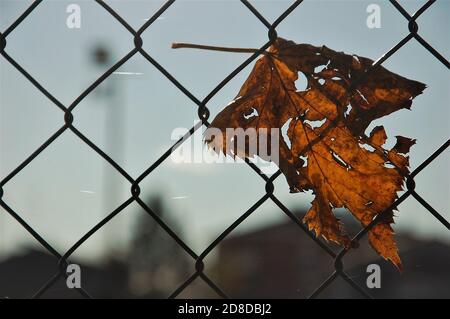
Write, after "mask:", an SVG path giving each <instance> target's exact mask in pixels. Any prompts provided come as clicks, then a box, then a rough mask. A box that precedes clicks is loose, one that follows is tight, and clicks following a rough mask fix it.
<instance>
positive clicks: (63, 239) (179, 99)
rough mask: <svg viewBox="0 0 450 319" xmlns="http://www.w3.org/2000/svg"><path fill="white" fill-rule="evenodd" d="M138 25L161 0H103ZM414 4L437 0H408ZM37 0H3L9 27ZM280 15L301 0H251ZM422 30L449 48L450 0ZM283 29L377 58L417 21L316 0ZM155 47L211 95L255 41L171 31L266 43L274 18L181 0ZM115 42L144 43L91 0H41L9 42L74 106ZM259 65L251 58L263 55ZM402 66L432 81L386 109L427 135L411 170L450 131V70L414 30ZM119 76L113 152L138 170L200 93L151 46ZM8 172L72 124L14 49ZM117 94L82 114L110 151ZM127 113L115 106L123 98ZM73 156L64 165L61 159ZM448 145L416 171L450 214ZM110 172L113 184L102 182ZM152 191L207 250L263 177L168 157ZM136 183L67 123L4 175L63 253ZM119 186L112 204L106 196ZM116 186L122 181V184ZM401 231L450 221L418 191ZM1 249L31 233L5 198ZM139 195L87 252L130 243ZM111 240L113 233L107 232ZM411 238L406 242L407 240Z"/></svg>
mask: <svg viewBox="0 0 450 319" xmlns="http://www.w3.org/2000/svg"><path fill="white" fill-rule="evenodd" d="M106 2H107V3H108V4H110V5H111V6H112V7H113V8H114V9H116V10H117V11H118V13H119V14H121V15H122V16H123V17H124V18H125V19H126V20H127V21H128V22H129V23H130V24H131V25H132V26H133V27H135V28H138V27H139V26H141V25H142V24H143V23H144V22H145V19H147V18H149V17H150V16H151V15H152V14H153V13H154V12H156V10H157V9H158V8H159V7H160V6H161V5H162V3H163V1H106ZM400 2H401V3H402V4H404V5H405V8H406V9H407V10H408V11H409V12H410V13H411V14H412V13H413V12H414V11H415V10H416V9H418V8H419V7H420V6H421V5H422V4H423V3H425V2H426V1H411V0H408V1H400ZM30 3H31V1H22V0H18V1H9V0H0V31H4V30H5V29H6V28H7V27H8V26H9V25H10V24H11V23H12V22H13V21H14V20H15V19H16V18H17V17H18V16H19V15H20V13H21V12H23V11H24V10H25V9H26V7H27V6H28V5H29V4H30ZM70 3H78V4H79V5H80V6H81V19H82V22H81V23H82V24H81V29H78V30H75V29H69V28H67V27H66V23H65V22H66V18H67V15H68V14H67V13H66V7H67V5H68V4H70ZM253 3H254V5H255V7H256V8H257V9H258V10H260V12H261V13H262V14H263V15H264V16H265V17H266V18H267V19H268V20H269V21H274V19H276V18H277V17H278V16H279V15H280V14H281V12H283V11H284V10H285V9H286V8H287V7H288V6H289V5H290V3H291V1H253ZM370 3H377V4H379V5H380V6H381V28H380V29H369V28H367V27H366V18H367V13H366V7H367V5H368V4H370ZM418 23H419V25H420V29H419V33H420V34H421V35H422V36H423V37H424V38H425V39H427V41H429V43H430V44H432V45H433V46H434V47H435V48H436V49H437V50H438V51H439V52H440V53H441V54H443V55H444V56H446V58H447V59H448V58H449V52H450V43H449V31H450V28H449V24H450V1H448V0H441V1H438V2H437V3H436V4H434V5H433V6H432V7H431V8H430V9H429V10H428V11H427V12H425V13H424V14H423V15H422V16H421V17H420V18H419V20H418ZM277 31H278V34H279V36H281V37H284V38H287V39H291V40H293V41H295V42H298V43H310V44H313V45H326V46H328V47H330V48H332V49H334V50H338V51H345V52H346V53H352V54H358V55H361V56H365V57H368V58H371V59H377V58H379V57H380V56H381V55H382V54H383V53H385V52H386V51H388V50H389V49H390V48H391V47H392V46H394V45H395V44H396V43H397V42H398V41H399V40H400V39H402V38H403V37H405V36H406V35H407V34H408V28H407V21H406V20H405V19H404V17H403V16H402V15H401V14H400V13H399V12H398V11H397V10H396V9H395V8H394V7H393V6H392V5H391V4H390V3H388V1H356V0H355V1H336V0H333V1H315V0H309V1H308V0H306V1H304V3H302V4H301V5H300V6H299V7H298V8H297V9H296V10H295V11H294V12H293V13H292V14H291V15H290V16H289V17H288V18H286V20H285V21H284V22H283V23H282V24H281V25H280V26H279V27H278V28H277ZM143 40H144V49H145V50H147V52H148V53H149V54H150V55H151V56H152V57H153V58H155V59H156V60H157V61H159V63H160V64H161V65H162V66H164V67H165V68H166V69H167V70H168V71H169V72H170V73H171V74H172V75H174V76H175V77H176V78H177V79H178V80H179V81H180V82H181V83H182V84H183V85H184V86H185V87H186V88H187V89H189V90H190V91H191V92H192V93H193V94H194V95H195V96H196V97H197V98H199V99H203V98H204V97H205V96H206V95H207V94H208V93H209V92H210V91H211V90H212V89H213V88H214V87H215V86H216V85H217V84H218V83H220V81H221V80H222V79H223V78H224V77H225V76H226V75H228V74H229V73H230V72H231V71H233V70H234V69H235V68H236V67H237V66H238V65H239V64H240V63H242V62H243V61H244V60H245V59H246V58H247V57H248V54H235V53H221V52H220V53H219V52H202V51H199V50H172V49H170V45H171V43H172V42H192V43H199V44H209V45H220V46H233V47H254V48H257V47H260V46H262V45H263V44H264V43H265V42H266V41H267V30H266V29H265V27H264V26H263V25H262V24H261V23H260V21H259V20H257V19H256V17H254V16H253V15H252V13H251V12H250V11H249V10H248V9H247V8H246V7H245V6H244V5H242V4H241V3H240V2H239V1H232V0H230V1H177V2H176V3H175V4H174V5H173V6H172V7H170V8H169V9H168V10H167V11H166V12H165V13H164V14H163V15H162V18H161V19H158V20H157V21H156V22H155V23H154V24H153V25H152V26H151V27H150V28H149V29H148V30H147V31H145V33H144V34H143ZM99 43H101V44H104V45H105V46H107V47H108V48H109V49H110V50H111V51H112V53H113V56H114V58H113V59H114V60H117V59H119V58H121V57H122V56H124V55H125V54H126V53H128V52H129V51H130V50H131V49H132V48H133V39H132V36H131V35H130V34H129V33H128V32H127V31H126V29H125V28H123V27H122V26H121V25H120V24H118V23H117V22H116V21H115V20H114V18H113V17H112V16H110V15H109V14H108V13H107V12H106V11H105V10H104V9H103V8H101V7H100V6H99V5H98V4H96V3H93V2H92V1H75V0H72V1H44V3H42V4H41V5H39V7H38V8H37V9H36V10H35V11H34V12H33V13H32V14H31V15H30V17H29V18H27V19H26V21H24V22H23V23H22V24H21V25H20V26H19V27H18V28H17V29H16V30H15V31H14V32H13V33H12V34H11V35H10V36H8V45H7V48H6V51H7V52H8V54H9V55H11V56H12V57H13V58H14V59H15V60H16V61H17V62H19V63H20V64H21V65H22V66H23V67H24V68H25V69H26V70H27V71H28V72H29V73H30V74H31V75H32V76H34V77H35V78H36V79H38V80H39V82H40V83H41V84H42V85H43V86H44V87H45V88H46V89H48V90H49V91H50V92H51V93H53V94H54V95H55V96H56V98H58V99H59V100H60V101H61V102H62V103H64V104H65V105H69V104H70V103H71V102H72V101H73V100H74V99H75V98H76V97H77V96H78V95H79V94H80V93H81V92H82V91H83V90H84V89H86V88H87V87H88V86H89V85H90V84H91V83H92V82H93V81H95V79H96V78H97V77H99V76H100V75H101V74H102V72H104V71H106V68H99V67H98V66H96V65H94V64H93V62H92V49H93V47H95V46H96V44H99ZM252 65H253V64H252ZM383 65H384V66H385V67H387V68H388V69H390V70H391V71H393V72H396V73H399V74H401V75H403V76H405V77H408V78H411V79H414V80H418V81H421V82H423V83H426V84H427V85H428V88H427V89H426V90H425V92H424V94H423V95H421V96H419V97H418V98H417V99H416V100H415V101H414V103H413V107H412V111H407V110H402V111H399V112H397V113H395V114H392V115H390V116H389V117H386V118H383V119H381V120H378V121H376V123H374V125H380V124H381V123H382V124H383V125H384V126H385V128H386V132H387V134H388V136H389V137H391V139H390V140H389V141H388V144H389V145H392V144H393V143H394V141H395V139H394V138H393V137H394V136H395V135H403V136H408V137H412V138H415V139H417V144H416V145H415V146H414V147H413V148H412V150H411V153H410V156H411V160H410V162H411V167H412V169H414V168H415V167H417V166H418V165H419V164H420V163H421V162H422V161H423V160H424V159H425V158H427V157H428V156H429V155H430V154H431V153H432V152H434V151H435V150H436V149H437V148H438V147H439V146H440V145H442V144H443V143H444V142H445V141H446V140H447V139H448V136H449V133H450V132H449V131H450V129H449V128H450V127H449V123H450V114H449V105H450V96H449V90H448V88H449V84H450V83H449V75H448V70H447V69H446V68H445V67H444V66H443V65H442V64H441V63H440V62H439V61H438V60H436V59H435V58H434V57H433V56H432V55H431V54H430V53H429V52H428V51H427V50H426V49H424V48H423V47H422V46H421V45H419V44H418V43H417V42H416V41H414V40H413V41H411V42H410V43H408V44H407V45H406V46H405V47H403V48H402V49H400V51H399V52H398V53H397V54H396V55H394V57H392V58H390V59H389V60H388V61H387V62H385V63H384V64H383ZM250 70H251V66H250V67H247V68H246V69H244V71H243V72H241V73H240V74H239V75H238V76H236V77H235V78H234V79H233V80H232V81H231V82H229V83H228V84H227V85H226V86H225V87H224V89H223V90H221V91H220V92H219V93H218V94H217V95H216V96H215V97H214V98H213V99H212V100H211V101H210V102H209V103H208V107H209V109H210V110H211V117H214V116H215V115H216V114H217V113H218V112H219V111H220V110H221V109H222V108H223V107H224V106H225V105H226V104H228V102H229V101H231V100H232V99H233V98H234V96H235V95H236V94H237V92H238V90H239V88H240V85H242V83H243V82H244V80H245V78H246V77H247V76H248V74H249V72H250ZM118 71H121V72H133V73H139V74H135V75H123V74H122V75H112V76H111V77H110V78H109V79H108V80H107V81H106V85H113V86H114V87H115V88H116V92H117V94H119V95H120V96H121V98H120V101H119V102H120V104H121V106H120V107H121V110H122V111H121V112H122V114H121V115H120V117H121V118H123V126H124V131H123V140H124V145H125V146H124V149H123V152H120V153H119V152H117V151H114V150H113V151H112V152H111V156H112V157H113V158H114V159H116V160H117V161H118V162H119V163H120V164H121V165H122V166H123V167H124V168H125V169H126V170H127V171H128V172H129V173H130V174H131V175H132V176H133V177H137V176H138V175H139V174H140V173H141V172H142V171H143V170H145V169H146V168H147V167H148V166H149V165H150V164H151V163H153V161H155V160H156V159H157V158H158V157H159V156H160V155H161V154H162V153H163V152H164V151H165V150H166V149H168V148H169V147H170V146H171V144H172V141H171V138H170V137H171V133H172V131H173V129H174V128H177V127H186V128H190V127H191V126H193V124H194V121H195V120H196V118H197V110H196V106H195V105H194V104H193V103H192V102H191V101H190V100H189V99H187V98H186V97H185V96H184V95H183V93H181V92H180V91H179V90H178V89H177V88H175V87H174V86H173V84H172V83H170V82H169V81H168V80H167V79H166V78H164V76H163V75H162V74H161V73H160V72H159V71H158V70H156V69H155V68H154V67H153V66H152V65H150V64H149V63H148V62H147V61H146V60H145V59H144V58H142V57H141V56H140V55H136V56H134V57H133V58H132V59H131V60H130V61H129V62H127V63H126V64H125V65H124V66H122V67H121V68H120V69H119V70H118ZM0 81H1V82H0V179H1V178H4V177H5V176H6V175H7V174H8V173H9V172H11V171H12V170H13V169H14V168H15V167H16V166H17V165H18V164H19V163H20V162H22V161H23V160H24V159H25V158H26V157H27V156H29V155H30V154H31V153H32V152H33V150H35V149H36V148H37V147H38V146H39V145H41V144H42V143H43V142H44V141H45V140H46V139H47V138H48V137H50V136H51V135H52V134H53V133H54V132H55V131H56V130H57V129H58V128H59V127H61V126H62V124H63V113H62V112H61V111H60V110H59V109H58V108H57V107H56V106H54V105H53V104H52V103H51V102H50V101H49V100H48V99H47V98H45V97H44V96H43V95H42V94H41V93H40V92H39V91H38V90H36V89H35V88H34V87H33V86H32V85H31V84H30V83H29V82H28V81H27V80H26V79H25V78H24V77H23V76H22V75H20V74H19V73H18V72H17V70H15V69H14V68H13V67H12V66H11V65H10V64H9V63H7V62H6V61H5V59H4V58H2V57H1V58H0ZM107 106H108V99H107V98H106V97H105V96H104V95H101V94H98V93H96V92H94V94H91V95H89V96H88V97H87V98H86V99H85V100H83V101H82V102H81V103H80V105H79V106H78V107H77V108H76V109H75V112H74V117H75V121H74V125H75V126H76V127H77V128H78V129H79V130H80V131H82V132H83V134H85V135H86V136H88V137H89V138H90V139H91V140H92V141H93V142H95V143H96V144H97V145H99V146H100V147H101V148H102V149H105V150H107V149H108V146H107V145H106V139H105V125H104V119H105V114H106V109H107ZM113 111H114V112H117V109H115V110H114V109H113ZM62 163H64V164H62ZM449 173H450V172H449V154H448V152H447V153H445V154H444V155H443V156H441V157H440V158H439V159H438V160H437V161H435V162H434V163H433V164H432V165H431V166H430V167H429V168H428V169H427V170H426V171H425V172H424V173H422V174H420V175H419V176H418V177H417V179H416V182H417V188H416V189H417V192H418V193H419V194H420V195H421V196H422V197H424V198H425V199H426V200H427V201H429V203H430V204H431V205H432V206H433V207H435V208H436V209H437V211H439V212H440V213H441V214H442V215H444V216H445V217H446V218H450V215H449V208H450V203H449V196H448V195H449V189H450V185H449ZM105 174H106V175H107V176H113V177H110V179H109V181H110V183H113V184H115V185H117V187H118V192H117V194H115V193H114V192H113V190H112V189H110V187H111V186H108V187H104V184H103V180H104V176H105ZM141 188H142V193H143V197H144V198H145V196H146V195H147V194H148V195H149V196H150V195H151V194H161V196H162V198H163V199H164V200H165V201H166V202H167V205H169V207H170V211H171V214H172V216H173V217H174V218H175V219H177V220H178V222H179V223H180V224H181V225H182V227H181V228H182V232H183V236H184V238H185V240H186V242H187V243H188V244H189V245H191V246H192V247H194V250H195V251H196V252H197V253H200V252H201V250H202V249H204V248H205V247H206V245H207V243H209V242H211V241H212V240H214V239H215V237H216V236H217V235H218V234H219V233H220V232H222V231H223V230H224V229H225V228H226V227H227V226H228V225H230V224H231V223H232V222H233V221H234V220H235V219H236V218H238V217H239V216H240V215H241V214H242V213H243V212H244V211H245V210H246V209H248V208H250V207H251V206H252V205H253V204H254V203H255V202H256V201H257V200H258V199H259V198H260V197H261V196H262V195H263V194H264V183H263V182H262V180H261V179H260V178H259V177H258V176H257V175H256V174H255V173H254V172H253V171H252V170H251V169H250V168H248V167H246V166H245V165H240V164H236V165H233V164H227V165H219V164H217V165H201V164H182V165H175V164H174V163H172V162H170V161H167V162H165V163H164V164H162V165H161V167H160V168H159V169H157V170H156V171H155V172H154V173H153V174H152V175H150V176H149V177H147V178H146V179H145V180H144V181H143V182H142V186H141ZM128 190H129V186H128V184H127V183H126V182H124V181H122V180H121V179H120V177H118V175H117V174H116V173H114V171H113V169H112V168H110V167H107V168H106V171H105V165H104V161H103V160H102V158H100V157H99V156H98V155H96V154H95V153H94V152H92V151H91V150H90V148H88V147H87V146H86V145H84V144H83V143H82V142H81V141H80V140H79V139H78V138H77V137H76V136H75V135H74V134H72V133H71V132H69V131H68V132H66V133H64V134H63V135H62V136H61V137H60V138H59V139H58V140H57V141H56V142H55V143H54V144H53V145H51V146H50V147H49V148H48V149H46V150H45V151H44V152H43V153H42V154H41V155H40V156H39V157H38V158H37V159H36V160H35V161H33V163H32V164H31V165H30V166H28V167H27V168H26V169H25V170H24V171H23V172H21V173H20V174H19V175H18V176H17V177H16V178H15V179H14V180H13V181H12V182H10V183H8V184H7V186H6V187H5V196H4V199H5V201H6V202H7V203H8V204H9V205H10V206H11V207H13V208H14V209H15V210H16V211H17V212H18V213H19V214H20V215H21V216H22V217H23V218H24V219H25V220H26V221H28V222H29V223H30V224H31V225H32V226H33V227H34V228H35V229H36V230H37V231H38V232H39V233H41V234H42V236H43V237H44V238H46V239H48V240H49V242H50V243H51V244H53V245H54V246H55V247H56V248H57V249H59V250H60V251H61V252H64V251H65V250H67V249H68V248H69V247H70V246H71V245H73V244H74V243H75V242H76V240H77V239H79V238H80V237H81V236H82V235H83V234H84V233H86V232H87V231H88V230H89V229H90V228H91V227H92V226H94V224H96V223H97V222H99V221H100V220H101V218H102V217H104V216H106V215H107V213H109V212H110V211H112V210H113V209H114V208H116V207H117V206H119V205H120V204H121V203H122V202H123V201H125V200H126V199H127V198H128V197H129V191H128ZM275 193H276V195H277V196H278V197H279V198H280V199H281V200H282V201H283V202H284V203H286V205H287V206H288V207H290V208H295V207H304V208H308V207H309V202H310V201H311V200H312V196H311V195H308V194H289V192H288V186H287V184H286V181H285V179H284V178H283V177H280V178H279V179H278V180H277V182H276V190H275ZM105 194H107V195H109V197H108V198H109V201H108V204H107V205H105V201H104V196H105ZM111 194H115V195H114V196H112V195H111ZM399 208H400V211H399V213H398V218H397V219H396V222H397V225H396V229H397V230H405V231H409V232H411V233H413V234H415V235H417V236H425V237H429V238H440V239H445V240H449V241H450V235H449V233H448V231H447V230H446V229H445V228H444V227H443V226H442V225H441V224H439V223H438V222H437V221H436V220H435V219H434V218H433V217H431V215H430V214H428V213H427V211H426V210H425V209H424V208H423V207H422V206H420V205H419V204H417V203H416V202H415V201H414V200H413V199H408V200H407V201H406V202H405V203H404V204H402V205H400V207H399ZM0 213H1V214H0V258H1V257H2V256H3V257H5V256H7V255H8V254H9V253H11V252H13V251H14V250H16V249H17V248H18V247H21V246H23V245H25V244H27V243H30V242H33V239H32V238H31V237H30V236H29V235H28V234H27V233H26V231H24V230H23V229H22V228H21V226H20V225H19V224H18V223H17V222H16V221H14V220H13V219H12V218H11V217H10V216H9V215H7V214H6V213H5V212H4V211H3V210H2V209H0ZM138 213H139V212H138V210H137V205H135V204H133V205H131V206H130V207H129V208H127V209H126V210H125V211H123V212H122V213H121V214H120V215H119V216H117V217H116V218H115V219H114V220H113V221H112V222H111V223H110V224H108V225H107V226H106V227H104V228H103V229H102V230H101V231H99V232H98V233H97V234H96V235H94V236H93V237H92V238H91V239H90V240H89V241H88V242H86V243H85V244H84V245H83V246H81V248H80V249H79V250H78V251H77V252H76V254H75V255H77V256H80V257H84V258H89V259H92V258H95V257H97V256H102V255H103V254H104V252H105V249H109V248H112V247H114V248H119V249H120V248H123V247H126V243H127V240H128V239H129V237H130V232H131V230H132V228H131V226H132V224H133V221H134V220H135V217H136V215H137V214H138ZM283 220H286V217H285V216H284V215H283V214H282V213H281V212H280V211H279V210H278V209H277V208H276V207H275V205H273V204H271V203H270V202H267V203H266V204H264V205H263V206H262V207H261V208H260V209H259V210H258V211H257V212H256V213H255V214H254V216H251V217H250V218H249V220H248V221H246V222H245V223H244V224H243V225H242V226H240V227H239V228H238V230H237V231H248V230H249V229H252V228H255V227H261V226H262V225H266V224H269V223H272V222H280V221H283ZM106 242H108V243H109V244H106ZM400 248H401V247H400Z"/></svg>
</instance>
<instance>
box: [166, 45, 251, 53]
mask: <svg viewBox="0 0 450 319" xmlns="http://www.w3.org/2000/svg"><path fill="white" fill-rule="evenodd" d="M181 48H189V49H201V50H210V51H222V52H235V53H255V52H258V51H259V49H252V48H228V47H217V46H212V45H201V44H192V43H172V49H181Z"/></svg>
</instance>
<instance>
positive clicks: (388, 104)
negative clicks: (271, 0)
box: [208, 38, 425, 269]
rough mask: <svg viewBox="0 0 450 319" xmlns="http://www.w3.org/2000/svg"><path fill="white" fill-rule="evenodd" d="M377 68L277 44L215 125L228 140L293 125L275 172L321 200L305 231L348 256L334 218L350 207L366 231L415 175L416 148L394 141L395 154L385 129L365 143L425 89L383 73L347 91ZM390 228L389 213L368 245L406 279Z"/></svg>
mask: <svg viewBox="0 0 450 319" xmlns="http://www.w3.org/2000/svg"><path fill="white" fill-rule="evenodd" d="M372 64H373V61H372V60H370V59H367V58H364V57H360V56H356V55H347V54H344V53H342V52H336V51H333V50H331V49H329V48H327V47H325V46H323V47H315V46H312V45H308V44H296V43H294V42H292V41H287V40H284V39H281V38H279V39H277V40H276V42H275V43H274V44H273V45H272V46H271V47H270V48H269V50H268V51H267V52H265V54H263V55H262V56H261V57H260V58H259V59H258V60H257V61H256V64H255V66H254V68H253V70H252V72H251V74H250V76H249V77H248V79H247V80H246V81H245V83H244V85H243V86H242V88H241V90H240V91H239V93H238V95H237V97H236V98H235V100H234V101H233V102H231V103H230V104H229V105H228V106H227V107H225V108H224V110H222V111H221V112H220V113H219V114H218V115H217V116H216V118H215V119H214V120H213V121H212V123H211V127H215V128H218V129H220V130H221V131H222V132H223V133H224V135H223V136H224V137H223V138H224V139H226V135H225V131H226V129H227V128H243V129H244V130H245V129H248V128H255V129H259V128H267V129H271V128H279V129H281V128H283V127H284V126H285V125H286V126H287V125H288V129H287V134H284V135H285V136H284V137H283V134H279V136H280V138H279V139H280V140H279V145H280V150H279V151H280V159H279V163H278V166H279V168H280V169H281V171H282V172H283V174H284V175H285V176H286V179H287V182H288V184H289V186H290V190H291V192H299V191H307V190H312V191H313V193H314V194H315V199H314V200H313V202H312V207H311V208H310V209H309V211H308V212H307V214H306V215H305V216H304V218H303V222H304V223H306V224H307V225H308V227H309V229H311V230H313V231H314V232H315V233H316V235H317V236H323V237H324V238H325V239H327V240H330V241H333V242H336V243H339V244H342V245H344V246H346V247H347V248H348V247H349V246H350V245H351V240H350V238H349V236H348V235H347V234H346V233H345V231H344V229H343V226H342V224H341V223H340V222H339V220H338V219H337V218H336V217H335V216H334V214H333V209H334V208H340V207H345V208H347V209H348V210H349V211H350V212H351V213H352V214H353V216H354V217H355V218H356V219H358V220H359V221H360V222H361V224H362V225H363V226H367V225H368V224H369V223H370V222H371V221H372V220H373V218H374V217H375V216H376V215H377V214H379V213H380V212H383V211H384V210H385V209H386V208H388V207H389V206H390V205H391V204H392V203H393V202H394V201H395V199H396V198H397V192H398V191H400V190H402V185H403V182H404V180H405V176H406V175H407V174H408V157H407V156H406V155H405V154H407V153H408V151H409V148H410V147H411V145H412V144H414V142H415V141H414V140H411V139H408V138H406V137H401V136H397V144H396V145H395V146H394V147H393V148H392V149H391V150H386V149H384V148H383V144H384V143H385V141H386V139H387V135H386V132H385V130H384V128H383V127H382V126H377V127H375V128H374V129H373V130H372V131H371V132H370V133H366V130H367V127H368V126H369V125H370V124H371V123H372V121H373V120H375V119H378V118H381V117H383V116H385V115H388V114H390V113H392V112H395V111H397V110H400V109H409V108H410V106H411V103H412V99H413V98H414V97H415V96H417V95H419V94H420V93H422V91H423V90H424V88H425V85H424V84H422V83H419V82H416V81H412V80H408V79H406V78H404V77H402V76H400V75H397V74H394V73H392V72H390V71H388V70H386V69H385V68H384V67H382V66H378V67H375V68H374V69H373V70H372V71H371V72H370V74H369V75H368V76H367V77H363V80H362V81H360V83H359V84H358V85H357V86H356V87H355V88H354V89H353V90H350V83H351V82H352V81H354V80H356V79H360V78H361V77H362V76H363V74H364V73H365V71H366V70H367V69H368V68H369V67H370V66H371V65H372ZM299 72H302V73H303V74H304V76H306V78H307V83H308V84H307V88H306V90H298V89H297V88H296V86H295V81H296V80H297V79H298V74H299ZM349 92H353V93H351V94H350V93H349ZM255 111H256V112H255ZM249 114H253V115H252V116H249ZM286 135H287V136H286ZM208 144H209V145H210V146H211V147H213V148H214V149H216V150H217V147H220V148H221V151H223V152H224V153H225V154H230V153H231V154H244V155H241V157H253V156H254V155H260V154H258V153H257V152H256V153H255V154H251V153H249V152H248V151H247V150H236V149H234V148H236V147H237V146H236V145H234V143H230V141H229V140H228V141H227V140H222V141H218V139H212V140H209V141H208ZM231 149H232V152H230V151H231ZM393 222H394V221H393V213H392V212H389V213H388V215H387V218H384V219H383V220H382V221H381V222H379V223H378V224H377V225H376V226H375V227H373V228H372V229H370V231H369V241H370V244H371V245H372V247H373V248H374V249H375V251H376V252H377V253H378V254H380V255H381V256H383V257H384V258H386V259H389V260H391V261H392V262H393V263H394V264H395V265H396V266H397V267H398V268H399V269H401V260H400V258H399V255H398V249H397V245H396V243H395V240H394V232H393V229H392V227H391V224H392V223H393Z"/></svg>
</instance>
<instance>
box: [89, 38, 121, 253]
mask: <svg viewBox="0 0 450 319" xmlns="http://www.w3.org/2000/svg"><path fill="white" fill-rule="evenodd" d="M111 55H112V54H111V51H110V50H108V49H107V48H106V47H105V46H102V45H98V46H97V47H96V48H94V50H93V52H92V59H93V61H94V63H95V64H96V65H97V66H98V67H99V68H100V69H101V70H102V72H104V70H105V69H106V68H108V67H110V66H111ZM94 93H95V94H97V96H98V97H99V98H100V99H101V100H102V102H103V103H104V105H106V108H105V112H104V129H105V133H104V134H105V138H104V145H105V146H104V149H103V151H104V152H105V153H106V154H107V155H108V156H110V157H111V158H112V159H113V160H114V161H115V162H117V163H118V164H119V165H121V166H122V165H123V160H124V136H123V135H124V115H125V103H124V102H123V101H124V99H123V85H121V83H120V79H119V78H113V77H111V76H110V77H108V79H107V80H105V81H104V82H102V83H101V84H100V85H99V87H98V88H97V89H96V90H95V92H94ZM103 103H102V104H103ZM104 165H105V169H104V171H103V187H102V189H103V194H102V200H103V205H102V210H101V216H106V215H107V214H109V213H111V212H112V210H114V209H115V208H116V207H114V206H113V205H111V204H110V202H111V199H115V198H120V197H121V196H120V194H121V191H122V190H123V189H122V184H123V180H122V177H121V176H120V177H118V176H117V175H115V174H114V175H113V174H110V173H109V172H110V169H109V167H110V164H109V163H107V162H106V161H105V163H104ZM107 229H108V231H106V232H105V250H106V254H113V253H114V251H115V250H117V247H118V246H117V241H118V239H117V234H118V233H120V230H119V229H117V231H116V230H115V228H114V224H113V223H112V224H110V225H108V228H107Z"/></svg>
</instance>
